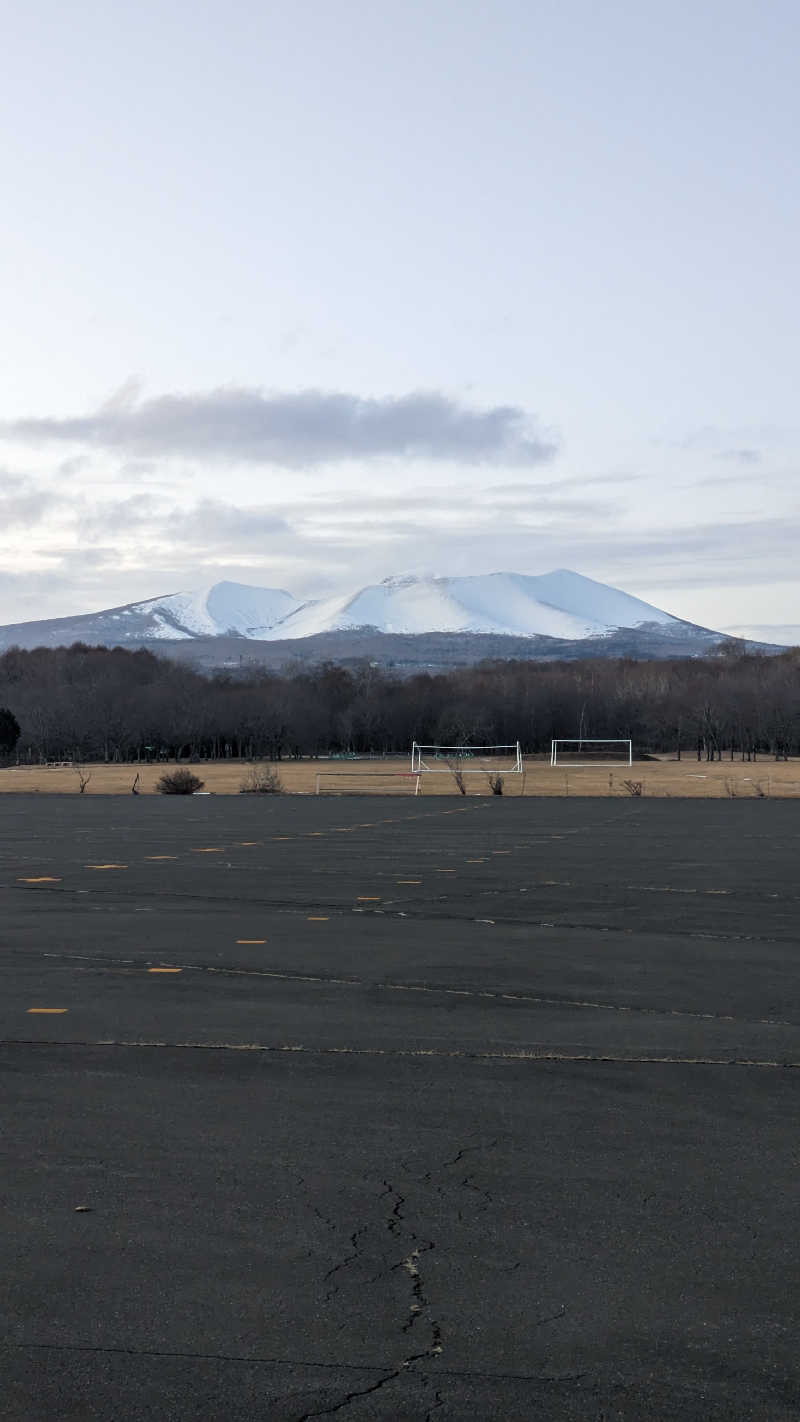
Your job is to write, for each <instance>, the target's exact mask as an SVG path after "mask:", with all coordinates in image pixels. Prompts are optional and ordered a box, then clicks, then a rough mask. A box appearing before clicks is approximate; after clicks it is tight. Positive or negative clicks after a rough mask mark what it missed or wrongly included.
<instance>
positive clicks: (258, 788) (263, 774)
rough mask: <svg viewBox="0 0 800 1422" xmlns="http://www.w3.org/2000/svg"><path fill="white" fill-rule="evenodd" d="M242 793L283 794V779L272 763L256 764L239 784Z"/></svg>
mask: <svg viewBox="0 0 800 1422" xmlns="http://www.w3.org/2000/svg"><path fill="white" fill-rule="evenodd" d="M239 794H240V795H282V794H283V781H282V780H281V777H280V776H279V774H278V772H277V770H275V768H274V766H271V765H254V766H253V767H252V769H251V770H248V772H247V774H246V776H245V778H244V780H243V781H242V783H241V785H240V786H239Z"/></svg>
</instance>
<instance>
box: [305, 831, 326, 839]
mask: <svg viewBox="0 0 800 1422" xmlns="http://www.w3.org/2000/svg"><path fill="white" fill-rule="evenodd" d="M324 834H325V830H311V832H310V833H309V836H308V838H309V839H319V838H320V836H324Z"/></svg>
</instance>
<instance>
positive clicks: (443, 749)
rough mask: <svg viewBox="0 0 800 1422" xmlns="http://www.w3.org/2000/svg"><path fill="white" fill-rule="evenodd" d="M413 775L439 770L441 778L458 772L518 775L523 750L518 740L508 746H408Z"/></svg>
mask: <svg viewBox="0 0 800 1422" xmlns="http://www.w3.org/2000/svg"><path fill="white" fill-rule="evenodd" d="M411 770H412V773H416V774H420V773H424V772H429V771H434V772H435V771H439V772H440V773H441V774H443V775H447V774H451V773H452V771H453V770H460V771H462V772H463V774H465V775H469V774H473V773H474V774H478V773H480V774H483V775H487V774H492V773H493V772H494V773H497V774H500V775H521V774H522V747H521V746H520V743H519V741H514V742H512V744H511V745H507V746H439V745H435V746H423V745H420V744H419V742H417V741H414V744H413V745H412V747H411Z"/></svg>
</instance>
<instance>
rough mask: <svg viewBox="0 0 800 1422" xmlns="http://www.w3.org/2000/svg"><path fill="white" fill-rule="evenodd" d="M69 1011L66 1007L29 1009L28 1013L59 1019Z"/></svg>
mask: <svg viewBox="0 0 800 1422" xmlns="http://www.w3.org/2000/svg"><path fill="white" fill-rule="evenodd" d="M68 1010H69V1009H68V1008H66V1007H29V1008H28V1012H29V1014H30V1013H34V1014H36V1015H38V1016H40V1017H60V1016H62V1015H63V1013H65V1012H67V1011H68Z"/></svg>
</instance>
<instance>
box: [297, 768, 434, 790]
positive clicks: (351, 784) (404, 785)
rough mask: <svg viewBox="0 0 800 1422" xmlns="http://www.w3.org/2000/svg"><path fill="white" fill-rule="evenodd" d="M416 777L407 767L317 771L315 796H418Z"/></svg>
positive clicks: (416, 774)
mask: <svg viewBox="0 0 800 1422" xmlns="http://www.w3.org/2000/svg"><path fill="white" fill-rule="evenodd" d="M419 793H420V776H419V774H418V773H409V771H407V770H389V771H386V772H383V771H375V770H318V771H317V777H316V783H315V788H314V794H315V795H419Z"/></svg>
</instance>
